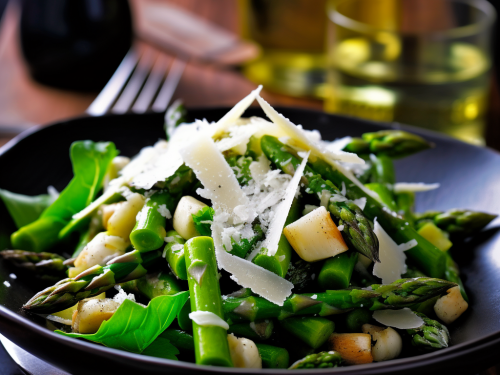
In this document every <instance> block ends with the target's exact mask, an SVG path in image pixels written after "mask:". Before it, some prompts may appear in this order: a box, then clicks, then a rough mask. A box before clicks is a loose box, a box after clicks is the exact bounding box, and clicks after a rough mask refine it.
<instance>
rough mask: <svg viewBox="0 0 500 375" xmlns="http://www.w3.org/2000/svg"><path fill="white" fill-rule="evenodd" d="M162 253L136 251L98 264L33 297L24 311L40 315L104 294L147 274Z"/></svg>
mask: <svg viewBox="0 0 500 375" xmlns="http://www.w3.org/2000/svg"><path fill="white" fill-rule="evenodd" d="M160 256H161V253H160V252H159V251H151V252H148V253H144V254H141V253H140V252H139V251H137V250H134V251H132V252H130V253H127V254H124V255H122V256H120V257H117V258H114V259H113V260H111V261H110V262H108V265H107V266H105V267H102V266H99V265H96V266H94V267H92V268H89V269H88V270H86V271H84V272H82V273H81V274H79V275H78V276H77V277H74V278H68V279H64V280H61V281H59V282H58V283H56V284H55V285H54V286H51V287H48V288H46V289H44V290H42V291H41V292H39V293H37V294H36V295H35V296H33V297H32V298H31V299H30V300H29V301H28V302H26V304H24V305H23V309H24V310H28V311H31V312H35V313H40V314H50V313H53V312H57V311H61V310H64V309H66V308H68V307H71V306H73V305H75V304H76V303H77V302H78V301H81V300H82V299H85V298H89V297H93V296H96V295H98V294H101V293H102V292H104V291H106V290H108V289H109V288H111V287H113V286H114V285H116V284H119V283H123V282H126V281H129V280H133V279H138V278H140V277H142V276H144V275H145V274H146V273H147V271H146V268H148V267H150V266H151V265H152V264H154V263H155V262H156V261H157V260H158V259H159V258H160Z"/></svg>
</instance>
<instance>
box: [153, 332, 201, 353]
mask: <svg viewBox="0 0 500 375" xmlns="http://www.w3.org/2000/svg"><path fill="white" fill-rule="evenodd" d="M160 336H161V337H164V338H166V339H168V340H169V341H170V342H171V343H172V345H174V346H175V347H176V348H177V349H181V350H189V351H194V339H193V336H192V335H190V334H189V333H187V332H185V331H181V330H179V329H173V328H167V329H166V330H165V331H163V333H162V334H161V335H160Z"/></svg>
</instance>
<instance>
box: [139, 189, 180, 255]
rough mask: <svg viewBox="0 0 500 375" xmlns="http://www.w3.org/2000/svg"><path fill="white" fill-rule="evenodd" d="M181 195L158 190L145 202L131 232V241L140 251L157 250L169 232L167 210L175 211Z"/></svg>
mask: <svg viewBox="0 0 500 375" xmlns="http://www.w3.org/2000/svg"><path fill="white" fill-rule="evenodd" d="M178 201H179V197H178V196H176V195H172V194H171V193H170V192H168V191H166V190H161V191H157V192H156V193H154V194H153V195H152V196H151V197H150V198H149V199H148V200H147V201H146V204H144V207H143V208H142V210H141V211H140V212H139V215H138V216H137V217H138V219H137V222H136V224H135V227H134V229H132V232H131V233H130V242H132V245H133V246H134V248H136V249H137V250H139V251H151V250H156V249H158V248H159V247H160V246H162V245H163V243H164V238H165V236H166V234H167V232H166V230H165V227H166V224H167V217H166V211H167V210H168V212H174V210H175V207H176V205H177V203H178Z"/></svg>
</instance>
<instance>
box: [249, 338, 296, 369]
mask: <svg viewBox="0 0 500 375" xmlns="http://www.w3.org/2000/svg"><path fill="white" fill-rule="evenodd" d="M255 345H257V349H258V350H259V354H260V357H261V358H262V367H263V368H287V367H288V363H289V361H290V356H289V355H288V351H287V350H286V349H283V348H279V347H277V346H272V345H267V344H258V343H257V344H255Z"/></svg>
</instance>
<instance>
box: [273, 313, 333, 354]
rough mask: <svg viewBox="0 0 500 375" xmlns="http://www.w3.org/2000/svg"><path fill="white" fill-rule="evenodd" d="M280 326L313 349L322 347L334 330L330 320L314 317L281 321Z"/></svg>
mask: <svg viewBox="0 0 500 375" xmlns="http://www.w3.org/2000/svg"><path fill="white" fill-rule="evenodd" d="M280 324H281V326H282V327H283V328H284V329H285V330H287V331H288V332H290V333H291V334H292V335H294V336H295V337H298V338H299V339H300V340H302V341H303V342H304V343H306V344H307V345H309V346H310V347H311V348H313V349H318V348H319V347H320V346H321V345H323V344H324V343H325V342H326V340H327V339H328V337H329V336H330V335H331V334H332V333H333V331H334V330H335V324H334V323H333V322H332V321H331V320H328V319H325V318H321V317H314V316H307V317H292V318H287V319H284V320H281V321H280Z"/></svg>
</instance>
